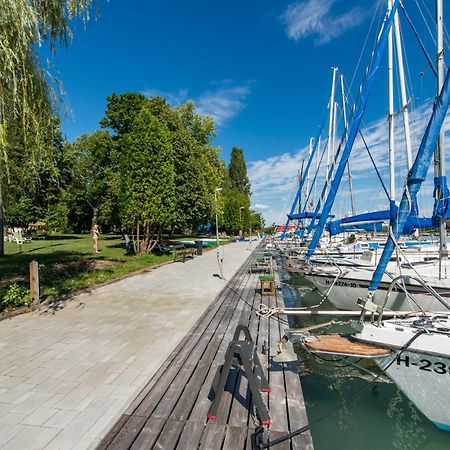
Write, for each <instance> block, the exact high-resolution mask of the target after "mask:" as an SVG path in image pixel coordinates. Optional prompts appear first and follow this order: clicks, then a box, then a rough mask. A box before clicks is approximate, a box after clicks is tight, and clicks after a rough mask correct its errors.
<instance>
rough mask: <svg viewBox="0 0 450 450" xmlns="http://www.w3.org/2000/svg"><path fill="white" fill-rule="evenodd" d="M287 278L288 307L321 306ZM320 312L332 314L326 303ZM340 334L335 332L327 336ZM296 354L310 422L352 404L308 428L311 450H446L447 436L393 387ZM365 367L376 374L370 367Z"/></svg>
mask: <svg viewBox="0 0 450 450" xmlns="http://www.w3.org/2000/svg"><path fill="white" fill-rule="evenodd" d="M286 278H287V279H286V280H285V282H284V283H283V294H284V297H285V302H286V304H287V306H305V305H314V304H317V303H318V302H319V301H320V299H321V297H319V296H318V295H317V294H316V293H314V292H311V289H312V286H310V285H307V284H306V283H305V282H304V281H302V280H299V279H297V278H291V279H289V276H288V275H287V274H286ZM323 307H324V308H325V309H334V308H333V307H332V306H331V305H330V304H324V306H323ZM329 320H331V318H328V317H326V316H322V317H318V318H313V319H311V318H301V319H298V318H297V319H294V320H292V322H291V326H293V327H294V326H295V327H303V326H307V325H311V324H313V323H321V322H327V321H329ZM342 320H343V321H344V320H346V318H342ZM344 329H345V327H342V326H341V327H334V328H333V329H330V328H328V329H327V330H326V332H330V331H333V332H336V331H343V330H344ZM313 332H314V331H313ZM296 351H297V353H298V354H299V359H300V366H301V372H302V377H301V378H302V387H303V394H304V396H305V401H306V407H307V413H308V417H309V421H310V422H313V421H314V420H315V419H317V418H320V417H321V416H323V415H324V414H326V413H328V412H329V411H331V410H332V409H334V408H336V407H337V406H338V405H340V404H342V402H351V404H350V405H348V406H346V407H344V408H341V409H339V410H338V411H337V412H335V413H333V414H332V415H330V416H329V417H328V418H326V419H324V420H321V421H320V422H318V423H317V424H313V425H312V427H311V432H312V437H313V441H314V447H315V449H316V450H389V449H393V450H394V449H398V450H416V449H417V450H418V449H421V450H444V449H445V450H450V433H448V432H445V431H440V430H439V429H437V428H436V427H435V426H434V425H432V424H431V422H430V421H429V420H428V419H427V418H426V417H425V416H423V415H422V414H421V413H420V412H419V411H418V410H417V409H416V408H415V406H414V405H413V404H412V403H411V402H410V401H409V400H408V399H407V398H406V397H405V396H404V395H403V394H402V393H400V392H399V391H398V389H397V388H396V387H395V385H394V384H392V383H390V382H384V381H376V382H375V383H373V385H370V386H368V385H369V384H370V382H371V380H372V379H373V376H372V375H370V374H368V373H367V372H365V371H363V370H360V369H358V368H355V367H353V366H346V365H344V364H343V363H342V362H339V363H335V362H327V361H322V360H319V359H318V358H316V357H314V356H312V355H309V354H308V353H306V352H304V351H303V350H302V349H300V348H296ZM367 368H368V369H370V370H373V371H377V369H376V367H375V366H370V365H368V366H367ZM377 373H378V372H377ZM364 388H365V389H364ZM359 392H361V394H359ZM449 408H450V405H449Z"/></svg>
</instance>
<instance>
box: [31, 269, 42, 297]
mask: <svg viewBox="0 0 450 450" xmlns="http://www.w3.org/2000/svg"><path fill="white" fill-rule="evenodd" d="M30 295H31V303H32V304H33V305H39V303H40V302H39V264H38V262H37V261H31V262H30Z"/></svg>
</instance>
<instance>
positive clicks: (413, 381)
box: [376, 351, 450, 431]
mask: <svg viewBox="0 0 450 450" xmlns="http://www.w3.org/2000/svg"><path fill="white" fill-rule="evenodd" d="M391 360H392V356H390V357H386V358H383V359H381V360H376V363H377V364H378V365H379V366H380V368H381V369H384V368H385V367H386V366H387V365H388V364H389V363H390V361H391ZM386 374H387V375H388V376H389V378H391V380H392V381H393V382H394V383H395V384H396V385H397V386H398V388H399V389H400V390H401V391H402V392H403V393H404V394H405V395H406V396H407V397H408V398H409V399H410V400H411V402H413V403H414V404H415V405H416V407H417V409H419V410H420V411H421V412H422V413H423V414H424V415H425V416H426V417H428V419H430V420H431V421H432V422H433V423H434V424H435V425H436V426H437V427H438V428H440V429H442V430H446V431H450V407H449V405H450V358H445V357H443V356H439V357H437V356H432V355H429V354H421V353H415V352H410V351H405V352H403V353H402V354H401V355H400V356H399V357H398V358H397V361H396V362H395V363H394V364H392V365H391V367H389V368H388V369H387V371H386Z"/></svg>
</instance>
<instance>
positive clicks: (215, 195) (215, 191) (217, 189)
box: [214, 188, 222, 254]
mask: <svg viewBox="0 0 450 450" xmlns="http://www.w3.org/2000/svg"><path fill="white" fill-rule="evenodd" d="M221 190H222V188H216V189H215V190H214V201H215V204H216V244H217V254H219V215H218V204H217V193H218V192H220V191H221Z"/></svg>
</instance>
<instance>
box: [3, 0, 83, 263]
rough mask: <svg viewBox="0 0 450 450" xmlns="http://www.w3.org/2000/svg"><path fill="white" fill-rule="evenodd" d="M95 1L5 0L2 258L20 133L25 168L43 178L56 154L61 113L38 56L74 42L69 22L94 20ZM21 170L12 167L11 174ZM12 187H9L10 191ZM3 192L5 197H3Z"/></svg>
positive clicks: (35, 176)
mask: <svg viewBox="0 0 450 450" xmlns="http://www.w3.org/2000/svg"><path fill="white" fill-rule="evenodd" d="M91 3H92V0H0V24H1V27H0V162H1V166H0V255H2V254H3V209H4V208H3V196H4V195H5V194H4V193H5V190H6V191H9V190H10V189H11V188H10V186H9V181H10V180H11V177H10V176H9V169H10V168H11V166H12V164H13V162H14V163H16V162H17V158H16V155H14V152H15V150H16V148H15V145H16V143H17V142H18V140H19V139H18V136H17V130H18V129H20V134H21V140H22V142H23V143H24V145H23V146H22V147H21V148H20V151H21V152H22V153H23V157H22V161H21V162H22V163H23V167H26V168H27V171H28V172H33V173H34V178H35V179H37V176H38V175H39V173H40V171H41V169H42V164H43V161H44V160H46V159H48V157H51V156H52V152H53V147H52V146H48V145H46V144H47V142H48V129H49V128H51V127H52V121H53V117H54V115H55V113H56V104H57V101H55V96H54V95H52V90H51V88H50V87H49V83H48V82H47V78H46V73H47V71H46V70H44V68H43V66H42V63H41V60H40V58H39V56H38V46H39V45H42V44H43V43H48V44H49V45H50V47H51V48H52V49H53V48H54V47H55V44H56V43H57V42H65V43H67V42H68V40H69V38H70V29H69V25H68V23H69V20H70V19H71V18H73V17H75V16H77V15H80V16H82V17H83V18H84V19H87V18H88V12H89V8H90V6H91ZM14 169H15V168H14V167H12V168H11V171H13V170H14ZM5 186H6V188H5ZM2 193H3V195H2Z"/></svg>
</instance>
